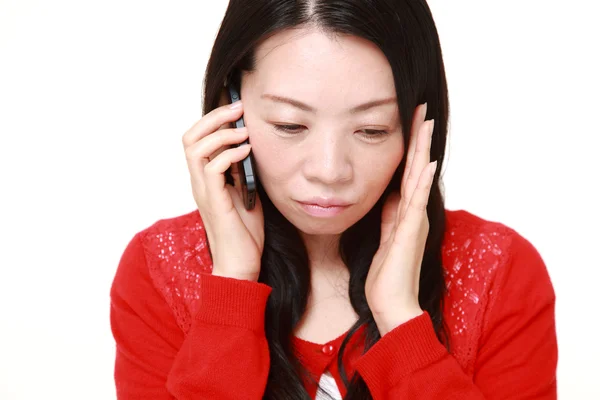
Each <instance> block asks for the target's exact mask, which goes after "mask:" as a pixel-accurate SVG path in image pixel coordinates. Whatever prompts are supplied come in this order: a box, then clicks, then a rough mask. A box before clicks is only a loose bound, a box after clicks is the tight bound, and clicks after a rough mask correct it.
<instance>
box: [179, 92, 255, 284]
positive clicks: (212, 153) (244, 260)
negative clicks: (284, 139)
mask: <svg viewBox="0 0 600 400" xmlns="http://www.w3.org/2000/svg"><path fill="white" fill-rule="evenodd" d="M234 104H237V105H238V108H235V109H231V107H229V104H228V101H227V96H226V92H225V91H223V92H222V94H221V100H220V103H219V107H218V108H216V109H214V110H212V111H211V112H209V113H207V114H206V115H204V116H203V117H202V118H201V119H200V120H199V121H198V122H197V123H196V124H194V126H193V127H192V128H190V129H189V130H188V131H187V132H186V133H185V134H184V135H183V138H182V141H183V146H184V149H185V155H186V159H187V164H188V169H189V171H190V179H191V183H192V191H193V194H194V200H195V201H196V204H197V206H198V210H199V211H200V217H201V218H202V222H203V223H204V228H205V230H206V235H207V238H208V242H209V246H210V252H211V255H212V259H213V271H212V273H213V275H219V276H225V277H230V278H235V279H245V280H250V281H254V282H256V281H258V275H259V273H260V260H261V256H262V251H263V247H264V239H265V234H264V217H263V211H262V205H261V202H260V199H259V196H258V195H257V196H256V204H255V206H254V209H252V210H250V211H248V210H246V208H245V207H244V204H243V198H242V193H241V184H240V179H239V175H238V170H237V162H238V161H241V160H243V159H244V158H245V157H246V156H247V155H248V153H250V145H244V146H240V147H236V146H232V145H236V144H239V143H242V142H243V141H244V140H246V139H247V138H248V131H247V128H242V129H241V131H238V130H236V129H231V128H230V127H229V124H230V123H231V122H235V121H236V120H237V119H239V118H240V116H241V115H242V114H243V105H242V104H241V101H238V102H236V103H234ZM230 167H231V172H232V175H233V179H234V185H235V186H231V185H228V184H226V183H225V172H226V171H227V169H229V168H230Z"/></svg>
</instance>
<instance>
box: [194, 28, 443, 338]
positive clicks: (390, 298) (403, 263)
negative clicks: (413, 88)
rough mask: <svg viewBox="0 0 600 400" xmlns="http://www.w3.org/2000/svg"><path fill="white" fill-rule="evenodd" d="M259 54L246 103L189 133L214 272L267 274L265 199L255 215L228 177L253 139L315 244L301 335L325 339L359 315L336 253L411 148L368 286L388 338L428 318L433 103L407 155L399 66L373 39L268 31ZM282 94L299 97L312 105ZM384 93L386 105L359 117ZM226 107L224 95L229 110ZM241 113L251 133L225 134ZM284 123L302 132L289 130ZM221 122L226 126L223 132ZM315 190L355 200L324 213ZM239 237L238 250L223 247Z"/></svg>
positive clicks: (285, 206) (270, 177)
mask: <svg viewBox="0 0 600 400" xmlns="http://www.w3.org/2000/svg"><path fill="white" fill-rule="evenodd" d="M256 56H257V57H256V58H257V65H256V70H255V71H254V72H252V73H250V74H247V73H245V74H244V75H243V77H242V88H241V90H242V93H241V97H242V99H243V104H241V106H240V107H239V108H238V109H237V110H231V109H229V108H228V107H226V106H224V107H220V108H218V109H216V110H214V111H213V112H211V113H209V114H207V115H206V116H205V117H203V119H202V120H201V121H199V122H198V123H197V124H196V125H195V126H194V127H192V128H191V129H190V130H189V131H188V132H186V134H185V135H184V138H183V142H184V147H185V148H186V155H187V158H188V164H189V168H190V172H191V175H192V185H193V187H194V195H195V199H196V202H197V204H198V207H199V210H200V213H201V215H202V217H203V221H204V222H205V226H206V231H207V236H208V239H209V243H211V250H212V253H213V260H214V266H213V275H214V274H216V275H221V276H228V277H234V278H237V279H248V280H257V277H258V272H259V266H260V253H261V252H262V246H263V245H264V233H263V232H261V225H262V206H261V205H260V202H259V203H258V204H257V207H256V209H255V210H253V211H250V212H247V211H245V210H244V209H243V206H242V205H241V201H240V194H239V193H236V189H234V188H233V187H230V186H228V185H225V183H224V178H223V175H222V174H223V172H224V171H225V170H226V169H227V168H229V167H230V166H232V165H233V163H235V162H236V161H239V160H241V159H242V158H243V157H245V155H246V154H247V153H248V151H249V150H250V149H249V148H245V149H243V148H230V149H229V150H223V149H224V148H226V147H230V145H231V144H233V143H240V142H242V141H243V140H244V139H245V138H246V137H249V139H250V143H251V150H252V152H253V154H254V158H255V161H256V164H257V169H258V176H259V179H260V182H261V184H262V186H263V187H264V189H265V191H266V192H267V194H268V195H269V198H270V199H271V201H272V202H273V204H274V205H275V206H276V207H277V209H278V210H279V211H280V212H281V213H282V214H283V215H284V216H285V217H286V218H287V219H288V220H289V221H290V222H291V223H292V224H293V225H294V226H296V227H297V228H298V230H299V232H300V234H301V236H302V238H303V240H304V242H305V243H306V247H307V250H308V255H309V259H310V268H311V295H310V297H309V303H308V310H307V312H306V314H305V315H304V318H303V320H302V321H301V323H300V324H299V326H298V328H297V330H296V332H295V334H296V335H297V336H299V337H301V338H303V339H305V340H309V341H313V342H316V343H324V342H327V341H329V340H331V339H333V338H334V337H337V336H339V335H340V334H341V333H343V332H345V331H346V330H347V329H348V328H349V327H350V326H351V325H352V324H353V323H354V322H355V321H356V319H357V315H356V314H355V313H354V310H353V309H352V307H351V305H350V302H349V299H348V295H347V289H348V278H349V275H348V272H347V268H346V267H345V266H344V265H343V263H342V262H341V260H340V259H339V256H338V255H337V242H338V240H339V236H340V234H341V233H342V232H343V231H345V230H346V229H348V228H349V227H350V226H352V225H353V224H354V223H356V222H357V221H358V220H359V219H360V218H362V217H363V216H364V215H365V214H366V213H367V212H368V211H369V210H370V209H371V208H372V207H373V205H374V204H375V203H376V202H377V200H378V199H379V198H380V196H381V195H382V193H383V192H384V190H385V188H386V187H387V185H388V183H389V181H390V179H391V177H392V175H393V173H394V171H395V170H396V169H397V167H398V165H399V164H400V162H401V161H402V159H403V157H404V156H405V153H406V156H407V168H406V171H405V176H403V178H402V189H401V193H405V195H404V196H401V195H400V193H393V194H392V195H390V196H389V197H388V198H387V199H386V202H385V205H384V210H383V214H382V235H381V238H380V248H379V250H378V251H377V253H376V254H375V257H374V259H373V262H372V265H371V267H370V270H369V275H368V277H367V281H366V286H365V294H366V297H367V301H368V303H369V307H370V308H371V310H372V311H373V316H374V318H375V322H376V323H377V326H378V328H379V330H380V333H381V335H382V336H383V335H385V334H386V333H387V332H389V331H390V330H392V329H393V328H394V327H396V326H398V325H400V324H402V323H404V322H406V321H408V320H409V319H412V318H414V317H415V316H417V315H420V314H421V313H422V310H421V309H420V307H419V304H418V277H419V273H420V264H421V260H422V257H423V250H424V246H425V240H426V238H427V233H428V229H429V225H428V220H427V214H426V205H427V199H428V196H429V191H430V187H431V182H432V179H433V172H434V171H435V163H432V164H430V163H429V148H430V145H431V132H432V130H433V121H431V122H424V118H425V110H426V105H421V106H419V107H417V109H416V110H415V113H414V116H413V132H410V136H411V137H410V141H409V143H410V144H409V148H408V149H406V150H407V151H406V152H405V149H404V145H403V134H404V133H403V132H402V131H401V126H400V116H399V115H398V114H399V113H398V107H397V102H396V99H395V87H394V80H393V75H392V72H391V68H390V66H389V63H388V62H387V59H386V58H385V56H384V55H383V53H382V52H381V51H380V50H379V49H378V48H377V47H376V46H375V45H374V44H372V43H371V42H369V41H366V40H364V39H362V38H358V37H352V36H337V37H336V38H335V39H332V38H331V37H330V36H327V35H325V34H323V33H322V32H320V31H318V30H314V29H310V28H303V29H295V30H287V31H283V32H279V33H278V34H276V35H274V36H272V37H270V38H269V39H267V40H266V41H264V42H263V43H261V45H260V46H259V47H258V48H257V53H256ZM349 83H351V84H349ZM272 96H283V97H288V98H293V99H294V100H295V101H298V102H301V103H304V104H306V105H308V106H309V107H311V108H312V109H313V111H307V110H302V109H301V108H299V107H295V106H293V105H291V104H288V103H285V102H281V101H275V100H274V99H273V97H272ZM376 100H382V103H381V104H379V105H377V106H374V107H370V108H368V109H365V110H362V111H359V112H354V113H353V112H350V110H351V109H353V108H355V107H357V106H360V105H363V104H365V103H369V102H372V101H376ZM386 100H387V101H386ZM226 103H227V102H226V99H225V98H224V100H223V102H222V105H225V104H226ZM242 113H243V115H244V121H245V123H246V127H247V129H245V130H244V132H238V133H234V132H233V130H229V129H225V130H223V126H226V125H225V122H226V121H232V120H235V119H237V118H239V116H240V115H242ZM274 125H292V126H293V127H291V128H292V131H291V132H283V131H280V130H277V129H276V128H275V126H274ZM219 126H220V130H221V131H220V132H219V133H218V134H213V132H214V131H215V129H217V128H218V127H219ZM373 131H385V134H380V135H373V134H372V133H373ZM211 134H212V137H211ZM217 149H220V150H219V151H216V150H217ZM432 167H433V168H432ZM235 176H236V174H235V173H234V177H235ZM236 187H238V188H239V185H236ZM238 190H239V189H238ZM312 196H323V197H330V196H335V197H337V198H341V199H343V200H345V201H347V202H350V203H351V206H349V207H347V208H346V209H345V210H344V211H343V212H342V213H341V214H338V215H336V216H333V217H328V218H319V217H314V216H311V215H309V214H307V213H306V212H305V211H303V209H302V208H301V207H300V205H299V204H298V203H297V201H298V200H308V199H310V198H311V197H312ZM241 222H243V224H242V223H241ZM231 242H236V243H240V246H239V247H238V246H236V249H231V247H230V246H225V245H223V244H226V243H231ZM234 250H235V251H234ZM248 259H250V260H251V261H252V262H248V261H247V260H248ZM242 260H244V261H242Z"/></svg>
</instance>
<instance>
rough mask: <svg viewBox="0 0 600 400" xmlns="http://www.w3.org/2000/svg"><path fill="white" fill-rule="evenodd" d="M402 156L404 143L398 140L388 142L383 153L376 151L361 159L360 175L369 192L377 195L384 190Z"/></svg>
mask: <svg viewBox="0 0 600 400" xmlns="http://www.w3.org/2000/svg"><path fill="white" fill-rule="evenodd" d="M403 156H404V145H403V143H402V142H401V141H399V142H396V143H390V144H389V146H387V147H386V148H385V152H383V153H382V152H377V153H374V154H371V155H370V156H369V157H365V158H363V159H362V162H361V164H362V168H361V171H362V174H361V175H362V177H363V182H364V183H365V186H366V187H368V190H369V192H371V193H373V194H374V195H379V194H380V193H382V192H383V191H384V190H385V188H386V187H387V185H388V184H389V183H390V180H391V179H392V176H393V175H394V172H396V169H397V168H398V165H400V162H401V161H402V159H403Z"/></svg>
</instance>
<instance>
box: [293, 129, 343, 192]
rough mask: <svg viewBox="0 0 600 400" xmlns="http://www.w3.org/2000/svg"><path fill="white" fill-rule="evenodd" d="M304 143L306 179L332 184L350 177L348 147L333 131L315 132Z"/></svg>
mask: <svg viewBox="0 0 600 400" xmlns="http://www.w3.org/2000/svg"><path fill="white" fill-rule="evenodd" d="M311 139H313V140H310V141H309V143H306V144H307V145H308V146H306V148H305V149H304V151H305V162H304V164H303V169H304V176H305V177H306V179H307V180H308V181H311V182H318V183H322V184H324V185H329V186H331V185H334V184H340V183H344V182H347V181H349V180H350V179H351V178H352V165H351V162H350V158H351V157H350V156H351V154H350V149H349V146H348V144H347V143H345V142H344V140H343V138H341V137H340V135H336V134H335V133H334V132H329V133H321V132H315V133H314V134H313V135H312V138H311Z"/></svg>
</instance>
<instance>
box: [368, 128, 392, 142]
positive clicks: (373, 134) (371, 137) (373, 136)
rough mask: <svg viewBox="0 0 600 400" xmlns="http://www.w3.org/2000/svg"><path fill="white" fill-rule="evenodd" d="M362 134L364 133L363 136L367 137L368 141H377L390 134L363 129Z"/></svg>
mask: <svg viewBox="0 0 600 400" xmlns="http://www.w3.org/2000/svg"><path fill="white" fill-rule="evenodd" d="M362 132H364V134H363V136H364V137H366V138H367V140H376V139H378V138H381V137H382V136H385V135H387V134H389V132H388V131H383V130H377V129H363V130H362Z"/></svg>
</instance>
